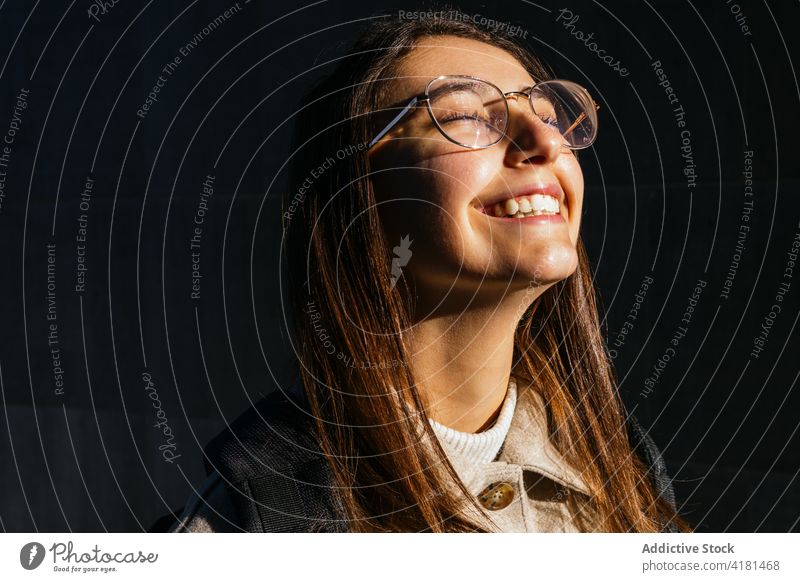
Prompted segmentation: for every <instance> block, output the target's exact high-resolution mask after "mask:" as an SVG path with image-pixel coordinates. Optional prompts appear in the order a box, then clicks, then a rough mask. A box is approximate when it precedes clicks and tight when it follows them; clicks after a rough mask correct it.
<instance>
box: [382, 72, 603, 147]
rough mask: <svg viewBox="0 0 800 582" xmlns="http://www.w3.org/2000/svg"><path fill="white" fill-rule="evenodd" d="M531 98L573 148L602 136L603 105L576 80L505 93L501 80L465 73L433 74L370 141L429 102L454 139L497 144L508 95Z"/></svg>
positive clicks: (469, 143) (441, 127) (502, 130)
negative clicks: (599, 132) (497, 82)
mask: <svg viewBox="0 0 800 582" xmlns="http://www.w3.org/2000/svg"><path fill="white" fill-rule="evenodd" d="M519 97H525V98H527V99H528V102H529V103H530V106H531V109H532V110H533V113H534V114H535V115H536V116H537V117H538V118H539V120H541V121H542V122H543V123H545V124H546V125H547V126H548V127H549V128H550V129H551V130H552V131H553V132H554V133H557V134H560V136H561V138H562V141H563V145H564V146H565V147H567V148H569V149H571V150H580V149H583V148H587V147H589V146H590V145H592V143H594V140H595V139H596V138H597V110H598V109H600V106H599V105H598V104H597V103H595V102H594V100H593V99H592V97H591V96H590V95H589V92H588V91H587V90H586V89H584V88H583V87H582V86H580V85H578V84H577V83H573V82H572V81H565V80H562V79H552V80H547V81H541V82H539V83H536V84H535V85H533V86H532V87H530V88H529V89H527V90H525V91H509V92H508V93H503V92H502V91H501V90H500V89H499V88H498V87H497V86H496V85H494V84H492V83H490V82H489V81H484V80H483V79H478V78H476V77H469V76H465V75H442V76H441V77H437V78H435V79H432V80H431V81H430V82H429V83H428V85H427V86H426V87H425V91H424V92H423V93H421V94H420V95H417V96H416V97H414V98H413V99H411V101H409V102H408V104H406V106H405V107H403V109H402V110H401V111H400V113H398V114H397V115H396V116H395V118H394V119H392V120H391V121H390V122H389V124H388V125H387V126H386V127H384V128H383V129H382V130H381V131H380V132H379V133H378V135H376V136H375V138H373V140H372V141H371V142H369V146H368V149H369V148H371V147H372V146H374V145H375V144H376V143H378V142H379V141H380V140H381V139H382V138H383V136H385V135H386V134H387V133H388V132H389V130H391V129H392V128H393V127H394V126H395V125H397V123H398V122H399V121H400V120H401V119H402V118H403V117H405V116H406V115H407V114H408V113H409V112H410V111H411V110H412V109H414V108H415V107H417V106H418V105H419V104H421V103H425V106H426V107H427V109H428V113H429V114H430V116H431V119H432V120H433V123H434V124H435V125H436V128H437V129H438V130H439V131H440V132H441V133H442V135H443V136H444V137H446V138H447V139H448V140H449V141H451V142H453V143H454V144H457V145H460V146H462V147H465V148H469V149H483V148H488V147H489V146H493V145H494V144H496V143H497V142H499V141H500V140H501V139H502V138H503V136H505V135H506V130H507V129H508V120H509V110H508V99H509V98H511V99H514V100H516V99H518V98H519Z"/></svg>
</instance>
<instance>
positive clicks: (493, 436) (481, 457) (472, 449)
mask: <svg viewBox="0 0 800 582" xmlns="http://www.w3.org/2000/svg"><path fill="white" fill-rule="evenodd" d="M516 404H517V385H516V383H514V382H513V381H512V382H510V383H509V385H508V390H507V391H506V398H505V400H504V401H503V404H502V406H501V408H500V414H499V415H498V417H497V419H496V420H495V422H494V424H493V425H492V426H491V427H490V428H488V429H487V430H485V431H483V432H477V433H472V432H463V431H458V430H454V429H452V428H450V427H448V426H445V425H443V424H441V423H439V422H437V421H435V420H433V419H432V418H431V419H429V420H430V423H431V426H432V427H433V431H434V433H435V434H436V436H437V438H438V439H439V442H440V443H441V445H442V448H444V449H445V450H446V451H447V450H451V451H454V452H456V453H459V454H461V455H463V456H464V457H466V458H467V459H469V460H470V461H471V462H473V463H476V464H478V463H491V462H492V461H494V460H495V458H496V457H497V454H498V452H499V451H500V448H501V447H502V446H503V442H504V441H505V439H506V434H507V433H508V429H509V427H510V426H511V418H512V417H513V416H514V408H515V407H516Z"/></svg>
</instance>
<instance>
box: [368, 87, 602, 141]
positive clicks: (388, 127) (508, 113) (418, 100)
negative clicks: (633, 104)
mask: <svg viewBox="0 0 800 582" xmlns="http://www.w3.org/2000/svg"><path fill="white" fill-rule="evenodd" d="M446 78H452V79H472V80H474V81H480V82H481V83H486V84H487V85H489V86H491V87H494V88H495V89H496V90H497V92H498V93H499V94H501V95H502V96H503V104H504V105H505V108H506V126H505V128H503V131H502V132H501V135H500V137H499V138H498V139H497V141H494V142H492V143H490V144H488V145H482V146H471V145H468V144H463V143H461V142H457V141H456V140H454V139H453V138H451V137H450V136H449V135H447V132H446V131H445V130H444V128H443V127H442V126H441V124H440V123H439V121H438V120H437V119H436V116H435V115H434V114H433V109H432V108H431V100H430V95H429V90H430V87H431V85H432V84H433V83H435V82H436V81H440V80H442V79H446ZM553 81H558V82H567V83H572V84H573V85H576V86H577V87H579V88H580V89H581V90H582V91H583V92H584V93H586V96H587V97H588V98H589V101H591V102H592V104H593V105H594V109H595V111H598V110H599V109H600V104H599V103H597V102H596V101H595V100H594V99H593V98H592V96H591V95H590V94H589V91H588V90H587V89H586V88H585V87H583V86H582V85H579V84H578V83H575V82H574V81H569V80H567V79H545V80H543V81H541V82H540V83H547V82H553ZM538 84H539V83H536V84H534V85H531V86H530V87H529V88H528V89H526V90H524V91H508V92H507V93H504V92H503V90H502V89H500V87H498V86H497V85H495V84H494V83H492V82H491V81H487V80H486V79H481V78H479V77H473V76H470V75H439V76H438V77H436V78H434V79H431V80H430V81H428V84H427V85H425V91H423V92H422V93H420V94H419V95H416V96H414V97H413V98H412V99H411V100H410V101H409V102H408V103H407V104H406V105H405V107H403V109H402V110H401V111H400V113H398V114H397V115H396V116H395V117H394V119H392V120H391V121H390V122H389V123H388V124H387V125H386V126H385V127H384V128H383V129H382V130H381V131H379V132H378V134H377V135H376V136H375V137H374V138H372V141H370V142H369V145H367V150H370V149H372V146H374V145H375V144H377V143H378V142H379V141H380V140H381V139H383V137H384V136H385V135H386V134H387V133H389V131H391V129H392V128H393V127H394V126H395V125H397V124H398V123H399V122H400V120H401V119H403V117H405V116H406V115H407V114H408V113H409V112H410V111H411V110H412V109H414V108H415V107H416V106H417V105H418V104H419V103H422V102H423V101H424V102H425V108H426V109H427V110H428V114H429V115H430V117H431V120H432V121H433V123H434V125H436V129H438V130H439V133H441V134H442V135H443V136H444V137H445V139H447V140H448V141H450V142H452V143H454V144H456V145H458V146H461V147H464V148H467V149H471V150H482V149H486V148H490V147H492V146H493V145H497V144H498V143H500V141H501V140H502V139H503V137H504V136H506V135H507V134H506V130H507V129H508V123H509V121H510V119H511V111H510V110H509V108H508V98H509V96H512V95H524V96H525V97H527V98H528V103H529V104H530V106H531V111H533V114H534V115H535V116H536V117H537V118H538V117H539V114H538V113H536V110H535V109H534V108H533V101H532V100H531V95H532V92H533V89H534V87H536V85H538ZM584 115H585V113H581V116H579V117H578V119H576V120H575V121H574V122H573V124H572V125H571V126H570V127H569V128H568V129H567V131H565V132H564V133H561V132H559V133H560V135H562V136H565V135H567V134H568V133H569V132H570V131H572V130H573V129H575V126H576V125H577V124H578V123H580V122H581V121H582V120H583V116H584ZM595 139H596V136H595ZM595 139H593V140H592V141H591V142H590V143H589V144H587V145H584V146H579V147H575V146H569V145H566V146H565V147H567V148H569V149H570V150H582V149H586V148H588V147H591V146H592V145H593V144H594V142H595Z"/></svg>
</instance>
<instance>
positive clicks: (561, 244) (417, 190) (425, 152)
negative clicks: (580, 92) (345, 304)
mask: <svg viewBox="0 0 800 582" xmlns="http://www.w3.org/2000/svg"><path fill="white" fill-rule="evenodd" d="M418 45H419V46H417V47H416V48H414V49H413V50H412V51H411V52H410V53H409V55H408V56H407V57H406V58H405V59H403V61H402V63H401V64H400V67H399V70H398V72H397V78H396V79H393V80H391V81H388V82H387V83H388V87H387V88H388V91H387V94H386V98H385V102H384V103H382V105H383V106H389V105H396V104H398V103H402V104H404V103H405V102H406V101H408V100H410V99H411V98H412V97H413V96H415V95H418V94H420V93H422V92H423V91H424V89H425V86H426V85H427V83H428V81H430V80H431V79H433V78H434V77H438V76H440V75H468V76H473V77H478V78H480V79H484V80H486V81H489V82H491V83H493V84H495V85H496V86H497V87H499V88H500V89H501V90H502V91H503V92H508V91H519V90H524V89H526V88H528V87H530V86H531V85H533V84H534V80H533V79H532V78H531V76H530V75H529V74H528V72H526V70H525V69H524V68H523V66H522V65H521V64H520V63H519V62H518V61H517V60H516V59H515V58H514V57H513V56H511V55H510V54H509V53H507V52H505V51H503V50H501V49H499V48H497V47H494V46H492V45H489V44H484V43H482V42H478V41H475V40H470V39H465V38H459V37H452V36H441V37H427V38H424V39H421V40H420V42H419V43H418ZM508 106H509V122H508V129H507V132H506V133H507V135H506V137H504V138H503V139H502V140H501V141H500V142H499V143H497V144H495V145H493V146H491V147H488V148H485V149H480V150H470V149H466V148H463V147H461V146H458V145H456V144H454V143H452V142H450V141H448V140H447V139H446V138H445V137H444V136H443V135H442V134H441V133H439V132H438V130H437V129H436V128H435V125H434V124H433V122H432V120H431V118H430V115H429V114H428V112H427V111H426V109H425V107H418V108H417V109H416V110H415V111H414V112H412V113H411V114H409V115H407V116H406V117H405V118H404V119H403V121H401V123H400V124H398V126H396V127H395V128H394V130H392V131H391V132H390V133H389V134H388V135H387V136H386V137H385V138H384V139H383V140H382V141H381V142H379V143H378V144H377V145H376V146H375V147H374V148H373V149H372V150H371V151H370V158H371V164H372V169H373V172H374V173H373V175H372V180H373V186H374V189H375V196H376V199H377V202H378V211H379V213H380V216H381V222H382V224H383V228H384V231H385V234H386V236H387V237H388V242H389V245H390V248H391V247H396V246H400V247H401V249H400V252H399V253H397V252H396V253H395V255H394V256H395V257H400V258H401V260H400V261H398V263H400V264H398V265H396V266H399V267H400V268H401V269H402V275H403V276H404V277H406V278H407V279H411V280H412V281H411V283H412V289H415V291H416V293H417V294H418V296H419V295H421V296H422V297H423V298H427V299H429V300H435V301H437V302H438V301H441V300H442V299H444V298H445V297H447V295H448V294H449V293H452V292H456V293H458V294H461V293H464V292H466V293H467V294H469V295H472V294H479V295H481V296H493V295H498V294H502V293H504V292H508V291H512V290H517V289H520V288H523V287H527V286H529V285H530V283H531V282H535V283H536V285H540V286H541V287H540V289H541V290H543V289H545V288H546V287H548V286H549V285H551V284H553V283H555V282H557V281H559V280H562V279H564V278H566V277H568V276H569V275H570V274H572V273H573V272H574V270H575V268H576V267H577V262H578V258H577V253H576V243H577V240H578V230H579V227H580V216H581V205H582V202H583V175H582V173H581V168H580V165H579V164H578V161H577V159H576V158H575V156H574V154H573V153H572V152H571V151H570V150H569V149H566V148H563V147H562V144H561V139H560V138H559V136H558V134H557V133H555V134H554V132H553V130H552V129H550V128H549V127H548V126H547V125H545V124H544V123H543V122H541V120H539V119H538V118H536V117H535V115H534V114H533V112H532V111H531V108H530V105H529V104H528V102H527V100H526V99H524V98H520V99H519V100H517V101H515V100H514V99H509V102H508ZM393 138H403V139H393ZM409 138H410V139H409ZM536 192H540V193H542V194H544V195H550V196H555V197H556V198H557V199H558V203H559V205H558V209H559V210H558V214H557V215H554V216H538V217H535V218H520V219H518V218H497V217H495V216H494V211H493V207H491V206H490V204H492V203H494V202H497V201H498V200H506V199H508V198H510V197H515V198H516V200H517V201H518V202H522V199H521V198H519V197H520V196H524V197H526V198H528V200H529V201H532V198H530V196H532V195H534V194H535V193H536ZM542 200H544V199H541V198H540V199H538V201H542ZM511 208H512V209H513V205H512V206H511ZM523 208H524V206H523ZM406 236H408V238H409V239H410V240H411V241H412V242H411V243H410V245H407V248H408V251H409V253H405V252H404V251H403V250H402V247H403V246H404V245H403V243H402V240H401V239H402V238H403V237H406ZM404 255H405V258H407V259H408V260H407V262H405V261H404V260H403V259H402V257H403V256H404ZM403 262H405V265H403V264H402V263H403Z"/></svg>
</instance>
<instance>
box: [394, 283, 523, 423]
mask: <svg viewBox="0 0 800 582" xmlns="http://www.w3.org/2000/svg"><path fill="white" fill-rule="evenodd" d="M536 295H538V293H536V294H533V293H531V292H529V291H528V292H527V293H526V290H523V291H520V292H514V293H511V294H509V295H507V296H506V297H504V298H503V299H502V300H501V301H500V302H497V301H495V302H494V303H492V302H486V304H483V305H478V306H475V305H474V303H473V305H471V306H469V307H468V308H463V309H452V310H450V312H449V313H448V312H444V313H442V312H441V310H440V312H439V313H437V314H435V315H432V316H429V317H428V318H426V319H425V320H422V321H419V322H416V323H415V324H414V325H413V326H412V328H411V330H410V333H409V339H410V345H411V353H412V356H411V369H412V373H413V375H414V378H415V383H416V385H417V387H418V389H419V390H420V394H421V396H422V399H423V401H424V402H425V404H426V407H427V412H428V416H429V417H430V418H432V419H433V420H435V421H436V422H438V423H440V424H443V425H444V426H447V427H450V428H452V429H453V430H457V431H462V432H472V433H474V432H481V431H483V430H486V429H487V428H489V427H490V426H491V425H492V424H493V423H494V421H495V420H496V419H497V416H498V414H499V413H500V407H501V405H502V403H503V400H504V399H505V396H506V392H507V390H508V384H509V380H510V378H511V367H512V359H513V352H514V332H515V330H516V328H517V325H518V324H519V321H520V319H521V317H522V315H523V314H524V312H525V310H526V309H527V307H528V306H529V305H530V303H531V302H532V301H533V300H534V297H535V296H536Z"/></svg>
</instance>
